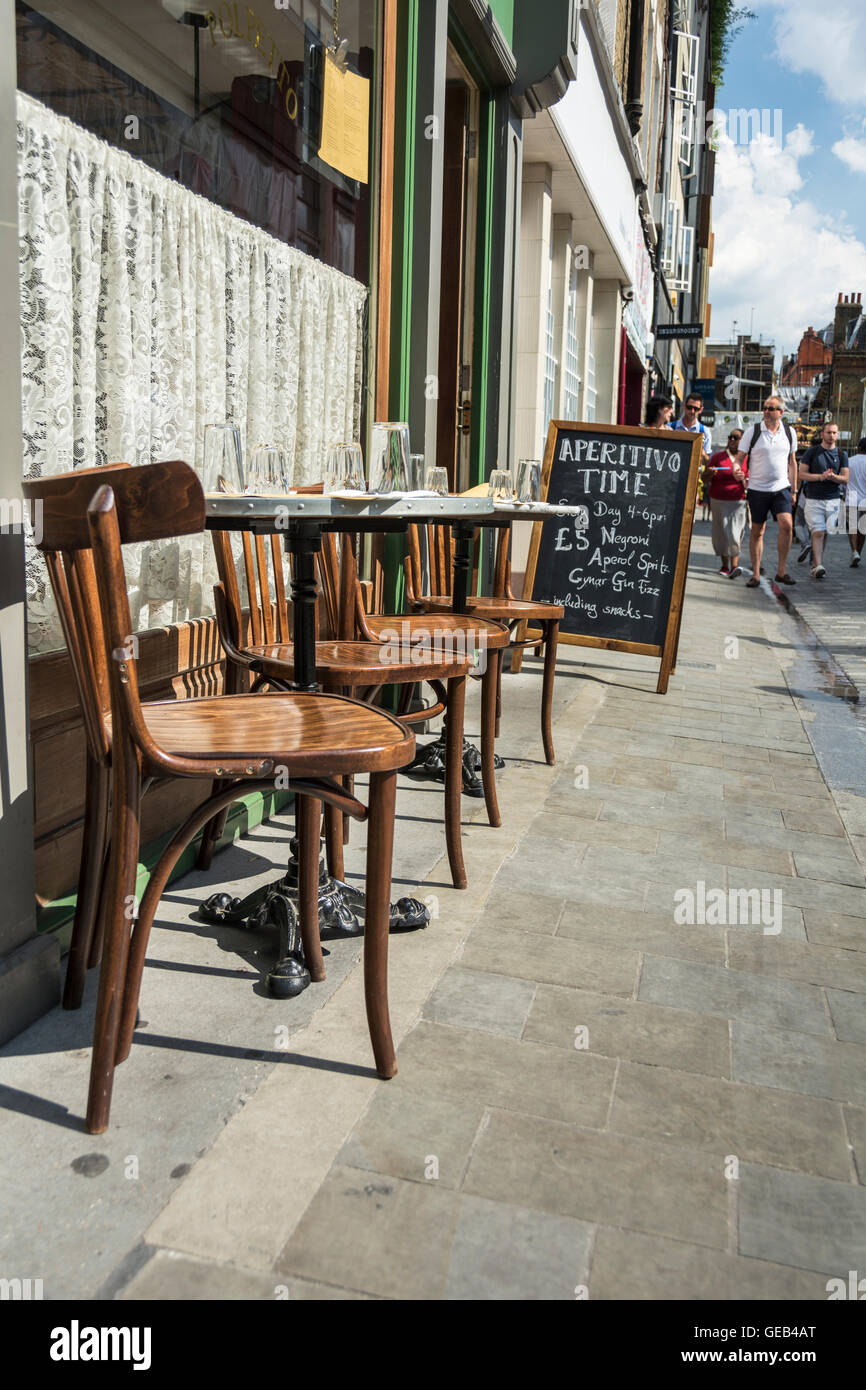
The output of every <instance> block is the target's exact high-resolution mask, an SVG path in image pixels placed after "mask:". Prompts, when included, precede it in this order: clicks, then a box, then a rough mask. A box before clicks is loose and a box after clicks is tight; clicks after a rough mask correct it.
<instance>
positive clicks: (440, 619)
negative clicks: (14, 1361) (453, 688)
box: [340, 527, 509, 826]
mask: <svg viewBox="0 0 866 1390" xmlns="http://www.w3.org/2000/svg"><path fill="white" fill-rule="evenodd" d="M412 529H413V528H411V527H410V532H411V530H412ZM443 529H446V530H448V531H449V535H450V528H443ZM451 553H452V557H453V552H451ZM449 582H450V581H449ZM340 583H341V585H342V586H343V589H344V591H346V590H348V591H349V592H350V593H351V595H352V597H353V602H354V612H355V633H356V635H357V636H358V637H360V638H362V639H363V640H364V641H367V642H378V643H380V644H382V643H387V642H391V641H393V634H394V633H395V632H397V633H399V634H400V637H401V640H403V641H406V642H409V643H415V642H425V641H426V642H429V643H430V644H431V645H432V646H433V648H434V650H436V649H438V648H441V647H446V648H447V647H449V646H457V647H459V649H460V650H463V651H478V652H479V653H480V654H481V656H482V658H483V659H482V660H481V661H480V662H479V667H478V670H477V671H474V672H473V673H472V674H473V675H474V676H476V677H477V678H478V679H480V681H481V781H482V785H483V789H484V801H485V805H486V808H487V819H488V821H489V823H490V825H493V826H499V825H501V824H502V818H501V816H500V814H499V802H498V800H497V796H496V779H495V775H494V768H495V739H496V692H497V680H498V671H499V667H500V665H501V660H502V652H503V651H504V649H505V648H506V647H507V646H508V643H509V634H508V628H507V627H506V626H505V625H504V624H503V623H502V622H500V621H499V620H498V619H495V618H488V617H487V616H486V615H483V614H480V613H478V614H476V613H475V612H474V611H473V612H471V613H465V614H464V613H454V612H452V611H451V605H450V602H449V603H448V604H446V605H445V606H444V607H443V608H442V609H440V610H438V611H434V610H432V609H430V610H427V609H425V610H423V612H418V611H417V609H416V610H415V611H409V612H407V613H391V614H382V613H368V612H367V611H366V609H365V606H364V599H363V594H362V590H361V585H360V583H359V582H358V576H357V556H356V554H355V550H354V545H353V544H352V541H351V538H350V545H349V551H348V554H347V555H346V557H345V560H344V567H343V574H342V576H341V580H340ZM411 607H412V605H411V604H410V609H411ZM447 722H448V721H447V716H446V730H447Z"/></svg>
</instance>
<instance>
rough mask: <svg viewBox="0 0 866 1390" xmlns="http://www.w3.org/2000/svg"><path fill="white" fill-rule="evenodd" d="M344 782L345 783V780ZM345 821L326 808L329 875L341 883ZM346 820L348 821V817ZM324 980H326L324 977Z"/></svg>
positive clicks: (339, 813) (334, 809) (337, 812)
mask: <svg viewBox="0 0 866 1390" xmlns="http://www.w3.org/2000/svg"><path fill="white" fill-rule="evenodd" d="M343 781H344V782H345V778H344V779H343ZM343 819H344V817H343V812H342V811H341V810H340V808H339V806H326V807H325V855H326V859H327V863H328V873H329V874H330V875H331V877H332V878H337V879H340V881H342V880H343V879H344V878H345V876H346V875H345V869H344V865H343ZM345 819H346V820H348V816H347V817H346V818H345ZM313 978H315V976H314V977H313ZM322 978H323V979H324V976H323V977H322Z"/></svg>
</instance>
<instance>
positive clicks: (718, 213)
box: [709, 126, 866, 355]
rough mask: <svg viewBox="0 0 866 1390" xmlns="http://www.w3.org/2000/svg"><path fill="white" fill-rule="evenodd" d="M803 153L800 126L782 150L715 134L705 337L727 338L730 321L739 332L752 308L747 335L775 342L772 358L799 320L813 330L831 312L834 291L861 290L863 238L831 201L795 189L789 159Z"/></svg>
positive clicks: (766, 142)
mask: <svg viewBox="0 0 866 1390" xmlns="http://www.w3.org/2000/svg"><path fill="white" fill-rule="evenodd" d="M840 143H842V142H840ZM811 150H812V140H811V132H809V131H806V130H804V129H803V127H802V126H798V127H797V128H796V129H795V130H793V131H791V132H790V134H789V136H788V138H787V140H786V141H785V144H784V146H783V147H781V148H780V147H779V145H778V144H776V143H775V142H774V141H773V140H772V139H771V138H770V137H768V136H762V137H759V138H758V139H757V140H753V141H752V142H751V143H750V144H748V145H735V144H734V143H733V142H732V141H731V140H730V139H729V138H727V137H723V138H722V139H721V140H720V142H719V149H718V154H717V156H716V182H715V196H714V198H713V230H714V232H715V249H714V256H713V262H714V263H713V267H712V270H711V271H710V286H709V298H710V302H711V303H712V306H713V312H712V323H711V337H712V338H714V339H717V340H718V339H721V340H722V341H725V340H727V338H728V335H729V334H730V332H731V322H732V320H733V319H736V320H737V325H738V332H741V333H742V332H748V330H749V323H750V319H751V310H752V306H754V310H755V313H754V333H755V336H756V337H757V336H758V334H759V333H760V334H762V335H763V337H764V339H765V340H767V339H770V340H772V341H774V342H775V344H776V349H777V355H778V354H779V353H780V352H781V351H782V350H784V351H785V352H790V351H791V349H792V348H793V347H795V346H796V344H797V343H798V342H799V341H800V337H801V335H802V333H803V330H804V329H805V328H806V326H807V325H808V324H813V325H814V327H816V328H820V327H823V326H824V324H826V323H828V322H829V321H830V320H831V319H832V317H833V308H834V306H835V303H836V297H837V294H838V292H839V291H840V290H841V291H842V292H843V293H845V294H848V293H852V292H854V291H857V290H860V291H862V292H863V293H864V294H866V245H864V244H863V242H862V241H860V240H858V238H857V236H856V235H855V234H854V232H853V231H852V230H851V228H850V227H848V226H847V225H846V224H845V222H844V220H840V214H839V211H838V206H837V204H836V203H835V202H834V201H833V200H831V204H830V205H828V206H826V208H825V207H824V206H823V205H822V206H817V205H816V204H815V203H813V202H811V201H810V199H809V198H808V197H804V196H803V194H802V191H801V190H802V187H803V179H802V176H801V174H800V170H799V167H798V164H799V160H800V159H802V158H804V156H805V155H807V154H809V153H810V152H811ZM819 196H820V194H819Z"/></svg>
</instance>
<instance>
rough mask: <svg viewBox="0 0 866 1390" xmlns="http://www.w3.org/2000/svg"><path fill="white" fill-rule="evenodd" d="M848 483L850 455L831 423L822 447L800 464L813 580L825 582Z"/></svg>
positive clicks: (817, 446)
mask: <svg viewBox="0 0 866 1390" xmlns="http://www.w3.org/2000/svg"><path fill="white" fill-rule="evenodd" d="M847 482H848V455H847V454H846V452H845V450H844V449H840V448H839V426H838V425H834V424H833V423H832V421H828V422H827V424H825V426H824V428H823V429H822V431H821V443H820V444H813V445H811V447H810V448H808V449H807V450H806V452H805V454H804V455H803V458H802V460H801V462H800V486H801V488H802V490H803V492H804V493H805V496H806V501H805V503H804V506H803V510H804V512H805V514H806V525H807V526H808V528H809V532H810V538H811V543H812V578H813V579H823V578H824V575H825V574H826V573H827V571H826V570H825V568H824V564H823V560H824V541H825V539H826V536H827V530H828V528H829V529H830V530H834V531H835V530H837V529H838V526H839V508H840V507H841V505H842V488H843V485H847Z"/></svg>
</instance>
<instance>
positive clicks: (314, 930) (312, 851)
mask: <svg viewBox="0 0 866 1390" xmlns="http://www.w3.org/2000/svg"><path fill="white" fill-rule="evenodd" d="M328 811H329V812H333V813H334V815H335V816H336V817H337V820H338V821H340V820H342V813H341V812H340V811H339V810H338V809H335V808H334V807H333V806H329V807H328ZM321 824H322V803H321V802H320V801H317V800H316V798H315V797H313V796H299V797H298V810H297V830H298V916H299V918H300V928H301V941H302V942H303V946H304V963H305V965H306V967H307V969H308V970H309V972H310V979H311V980H313V981H319V980H324V978H325V963H324V961H323V959H322V942H321V939H320V937H319V831H320V829H321ZM340 829H341V830H342V826H341V827H340ZM338 839H339V841H340V854H341V858H342V849H343V846H342V835H340V836H338Z"/></svg>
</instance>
